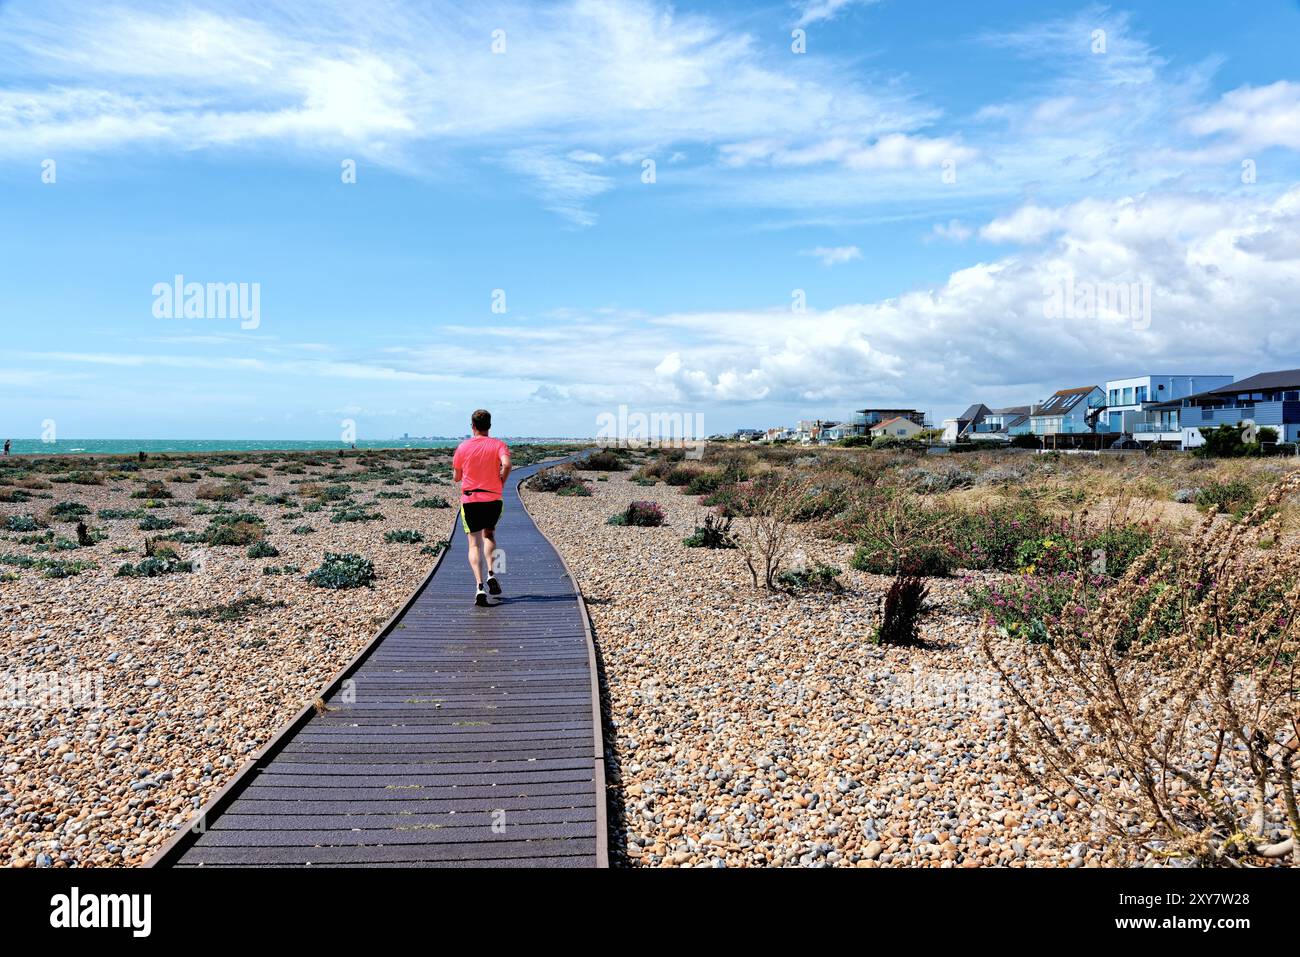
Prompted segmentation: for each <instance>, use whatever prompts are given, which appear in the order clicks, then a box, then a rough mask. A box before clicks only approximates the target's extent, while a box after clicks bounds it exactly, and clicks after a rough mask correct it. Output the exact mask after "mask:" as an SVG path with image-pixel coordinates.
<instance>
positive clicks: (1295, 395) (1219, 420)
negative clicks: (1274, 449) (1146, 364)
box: [1133, 369, 1300, 449]
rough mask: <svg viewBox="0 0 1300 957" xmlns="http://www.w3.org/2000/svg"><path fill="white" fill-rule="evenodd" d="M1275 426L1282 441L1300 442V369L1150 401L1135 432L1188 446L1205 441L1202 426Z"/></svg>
mask: <svg viewBox="0 0 1300 957" xmlns="http://www.w3.org/2000/svg"><path fill="white" fill-rule="evenodd" d="M1248 423H1249V424H1253V425H1254V426H1255V427H1257V428H1260V427H1267V428H1271V429H1272V430H1273V431H1274V432H1276V433H1277V437H1278V440H1279V441H1281V442H1296V441H1300V369H1282V370H1279V371H1277V372H1260V373H1258V374H1257V375H1253V376H1248V377H1247V378H1245V379H1240V380H1238V381H1236V382H1229V383H1227V384H1224V385H1219V386H1216V387H1214V388H1210V389H1204V390H1202V391H1199V392H1196V393H1193V394H1191V395H1184V396H1182V397H1178V398H1173V399H1170V400H1168V401H1166V402H1160V403H1153V404H1150V405H1148V407H1147V409H1146V410H1145V412H1144V417H1143V419H1142V421H1139V422H1137V423H1136V427H1135V430H1134V432H1133V437H1134V438H1135V439H1137V440H1138V441H1139V442H1141V441H1161V442H1179V443H1180V447H1181V448H1184V449H1190V448H1195V447H1196V446H1198V445H1201V444H1202V443H1203V442H1204V438H1203V437H1202V436H1201V429H1203V428H1208V429H1214V428H1217V427H1218V426H1220V425H1232V426H1243V425H1246V424H1248Z"/></svg>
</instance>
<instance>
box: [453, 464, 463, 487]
mask: <svg viewBox="0 0 1300 957" xmlns="http://www.w3.org/2000/svg"><path fill="white" fill-rule="evenodd" d="M463 478H464V476H463V475H462V474H461V468H460V466H459V465H455V466H452V469H451V480H452V481H453V482H455V483H456V484H457V485H459V484H460V483H461V480H462V479H463Z"/></svg>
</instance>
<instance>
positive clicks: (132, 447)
mask: <svg viewBox="0 0 1300 957" xmlns="http://www.w3.org/2000/svg"><path fill="white" fill-rule="evenodd" d="M503 438H505V440H506V441H507V442H510V443H512V444H518V445H523V444H527V445H564V444H572V443H579V444H580V443H585V442H591V441H593V440H592V439H581V438H577V439H575V438H560V437H549V436H504V437H503ZM461 441H463V437H456V438H448V437H429V438H391V439H372V440H367V441H361V440H358V441H357V442H356V443H355V446H356V448H357V449H358V450H364V449H444V448H452V447H454V446H456V445H458V444H459V443H460V442H461ZM351 447H352V444H351V443H344V442H339V441H330V440H328V439H60V440H59V441H57V442H44V441H42V440H41V439H14V440H13V445H12V449H11V451H10V454H11V455H135V454H136V453H137V452H145V453H147V454H158V455H161V454H165V453H193V452H200V453H201V452H313V451H319V450H332V449H347V448H351Z"/></svg>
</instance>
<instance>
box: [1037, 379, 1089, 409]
mask: <svg viewBox="0 0 1300 957" xmlns="http://www.w3.org/2000/svg"><path fill="white" fill-rule="evenodd" d="M1096 388H1097V386H1095V385H1084V386H1079V387H1078V388H1075V389H1058V390H1057V391H1056V392H1055V393H1054V394H1053V395H1052V397H1051V398H1050V399H1048V400H1047V401H1046V402H1044V403H1043V404H1042V405H1041V406H1039V408H1038V411H1037V412H1035V413H1034V415H1061V414H1062V413H1065V412H1069V411H1070V410H1071V409H1073V408H1074V407H1075V406H1076V405H1078V404H1079V400H1080V399H1083V398H1084V397H1085V396H1088V395H1091V394H1092V391H1093V390H1094V389H1096Z"/></svg>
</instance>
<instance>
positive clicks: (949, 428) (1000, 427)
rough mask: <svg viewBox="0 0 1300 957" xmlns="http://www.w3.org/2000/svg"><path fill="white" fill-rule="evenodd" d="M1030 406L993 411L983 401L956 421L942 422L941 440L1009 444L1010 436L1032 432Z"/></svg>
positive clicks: (947, 420) (946, 420) (1016, 406)
mask: <svg viewBox="0 0 1300 957" xmlns="http://www.w3.org/2000/svg"><path fill="white" fill-rule="evenodd" d="M1029 412H1030V408H1029V406H1027V405H1013V406H1008V407H1007V408H1005V409H990V408H989V407H988V406H986V405H985V404H984V403H982V402H977V403H975V405H972V406H971V407H970V408H968V409H967V410H966V411H965V412H963V413H962V414H961V415H959V416H957V417H956V418H955V419H944V420H943V437H942V441H944V442H947V443H949V444H951V443H953V442H958V441H963V442H964V441H977V440H978V441H983V442H1006V441H1009V440H1010V438H1011V436H1013V435H1018V434H1019V433H1020V432H1028V431H1029Z"/></svg>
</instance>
